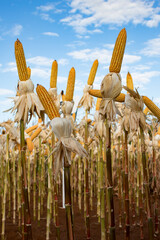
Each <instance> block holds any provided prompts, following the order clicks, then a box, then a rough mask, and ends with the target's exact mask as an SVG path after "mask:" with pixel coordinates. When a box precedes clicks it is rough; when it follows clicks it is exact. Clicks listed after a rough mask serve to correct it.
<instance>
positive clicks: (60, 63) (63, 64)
mask: <svg viewBox="0 0 160 240" xmlns="http://www.w3.org/2000/svg"><path fill="white" fill-rule="evenodd" d="M58 64H59V65H62V66H65V65H67V64H68V59H66V58H60V59H58Z"/></svg>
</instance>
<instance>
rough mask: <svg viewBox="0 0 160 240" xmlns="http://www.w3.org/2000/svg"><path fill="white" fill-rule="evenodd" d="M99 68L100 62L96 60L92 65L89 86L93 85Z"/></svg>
mask: <svg viewBox="0 0 160 240" xmlns="http://www.w3.org/2000/svg"><path fill="white" fill-rule="evenodd" d="M97 68H98V60H97V59H96V60H95V61H94V63H93V65H92V68H91V71H90V74H89V77H88V82H87V84H88V85H92V84H93V82H94V79H95V76H96V72H97Z"/></svg>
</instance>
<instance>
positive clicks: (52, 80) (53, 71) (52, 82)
mask: <svg viewBox="0 0 160 240" xmlns="http://www.w3.org/2000/svg"><path fill="white" fill-rule="evenodd" d="M57 72H58V64H57V61H56V60H54V61H53V63H52V69H51V78H50V88H56V87H57Z"/></svg>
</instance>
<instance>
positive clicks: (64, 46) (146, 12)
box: [0, 0, 160, 121]
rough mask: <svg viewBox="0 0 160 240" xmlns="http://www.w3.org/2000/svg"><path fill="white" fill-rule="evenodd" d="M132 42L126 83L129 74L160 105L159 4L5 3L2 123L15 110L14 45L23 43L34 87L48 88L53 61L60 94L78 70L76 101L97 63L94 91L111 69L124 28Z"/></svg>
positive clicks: (0, 25) (140, 0)
mask: <svg viewBox="0 0 160 240" xmlns="http://www.w3.org/2000/svg"><path fill="white" fill-rule="evenodd" d="M124 27H125V28H126V31H127V44H126V49H125V56H124V60H123V64H122V69H121V75H122V79H123V84H125V82H126V75H127V72H128V71H129V72H130V73H131V75H132V77H133V80H134V86H135V87H138V89H139V92H140V94H142V95H147V96H148V97H150V98H151V99H152V100H153V101H154V102H156V103H157V104H158V105H159V106H160V3H159V1H154V0H152V1H149V0H119V1H117V0H108V1H107V0H64V1H63V0H62V1H61V0H57V1H38V0H6V1H3V2H1V8H0V83H1V85H0V121H3V120H7V119H8V118H9V117H10V118H12V119H13V115H11V114H9V113H3V111H4V110H6V109H8V108H10V107H11V106H12V102H11V101H12V100H11V99H10V98H9V97H13V96H14V95H15V92H16V85H17V82H18V74H17V69H16V63H15V56H14V42H15V41H16V39H17V38H19V40H20V41H21V42H22V44H23V47H24V52H25V57H26V61H27V65H28V66H30V68H31V70H32V76H31V79H32V81H33V83H34V84H35V86H36V85H37V83H39V84H42V85H43V86H45V87H46V88H47V89H49V81H50V72H51V65H52V61H53V60H57V62H58V93H59V92H60V91H61V90H62V89H63V90H64V91H65V89H66V84H67V78H68V74H69V71H70V69H71V68H72V67H74V68H75V70H76V85H75V93H74V99H75V102H76V103H77V102H78V100H79V99H80V97H81V96H82V94H83V88H84V85H85V84H86V83H87V79H88V75H89V72H90V69H91V66H92V64H93V61H94V60H95V59H98V61H99V67H98V70H97V75H96V78H95V83H94V88H96V89H99V88H100V83H101V81H102V80H103V78H104V76H105V75H106V74H107V73H108V71H109V64H110V59H111V55H112V51H113V47H114V43H115V41H116V38H117V36H118V33H119V32H120V30H121V29H122V28H124Z"/></svg>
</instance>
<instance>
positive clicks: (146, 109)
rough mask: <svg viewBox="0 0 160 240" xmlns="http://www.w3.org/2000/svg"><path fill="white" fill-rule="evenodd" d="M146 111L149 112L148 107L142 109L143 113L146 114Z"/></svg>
mask: <svg viewBox="0 0 160 240" xmlns="http://www.w3.org/2000/svg"><path fill="white" fill-rule="evenodd" d="M148 112H149V109H148V107H146V108H145V109H144V111H143V113H144V114H145V115H147V113H148Z"/></svg>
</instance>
